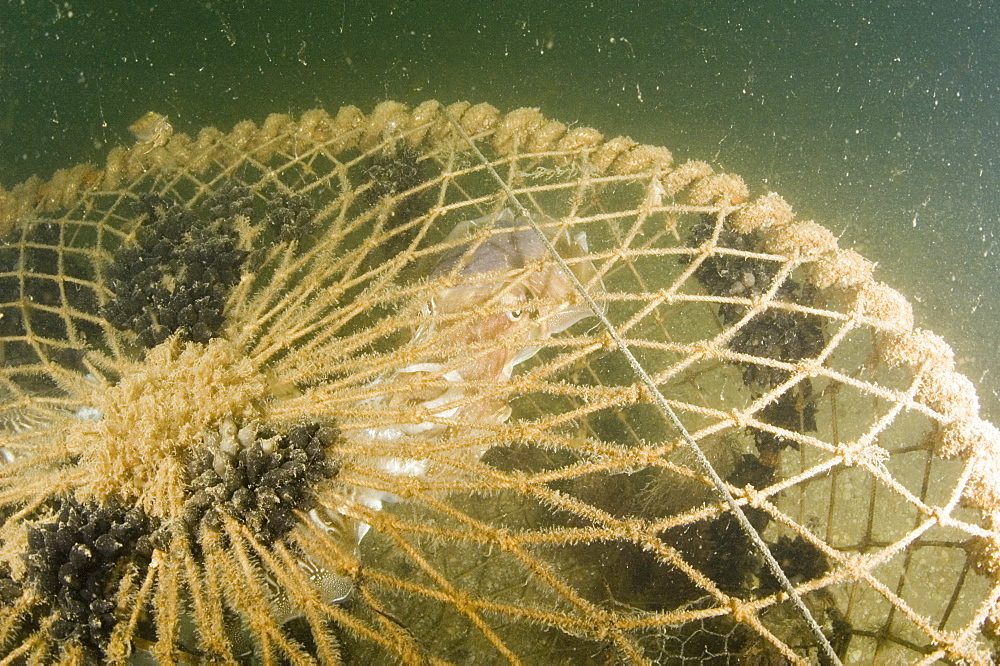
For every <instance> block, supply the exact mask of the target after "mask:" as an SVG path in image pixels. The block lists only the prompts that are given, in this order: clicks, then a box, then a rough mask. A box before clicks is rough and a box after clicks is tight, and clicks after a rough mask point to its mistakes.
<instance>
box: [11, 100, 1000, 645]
mask: <svg viewBox="0 0 1000 666" xmlns="http://www.w3.org/2000/svg"><path fill="white" fill-rule="evenodd" d="M449 116H451V117H452V118H454V119H455V121H457V123H458V124H459V125H460V127H461V129H462V132H464V133H467V135H468V137H469V138H470V139H471V141H472V143H473V144H474V147H475V148H476V149H478V151H480V152H481V154H477V153H476V152H475V151H474V150H472V149H471V148H470V144H469V142H467V141H466V140H465V139H464V138H463V137H462V136H461V133H460V132H458V131H457V130H456V129H455V127H454V126H453V125H452V123H451V122H450V121H449ZM136 132H137V136H139V137H140V141H139V142H138V143H137V144H136V145H135V146H134V147H132V148H130V149H116V150H114V151H112V153H111V154H110V155H109V157H108V161H107V164H106V165H105V166H104V167H102V168H97V167H92V166H89V165H83V166H79V167H75V168H73V169H69V170H66V171H63V172H59V173H57V174H55V175H54V176H53V177H52V178H51V179H50V180H49V181H42V180H39V179H33V180H32V181H29V182H27V183H25V184H23V185H19V186H17V187H15V188H13V189H12V190H10V191H0V232H2V233H3V241H4V242H3V245H2V246H0V354H2V359H3V364H2V367H0V453H2V455H3V458H4V460H5V464H4V465H3V466H0V520H2V527H0V544H2V547H0V605H2V606H4V611H3V613H2V618H0V654H2V655H3V658H4V659H6V661H8V662H13V661H16V660H18V659H24V658H28V659H29V660H30V659H34V660H37V661H42V662H45V661H63V662H74V661H75V662H77V663H85V662H88V661H93V660H94V659H95V658H97V659H106V660H109V661H115V660H117V661H128V659H129V658H130V657H129V655H132V657H133V658H134V657H137V656H139V655H141V654H142V653H149V654H152V655H153V656H155V657H157V658H158V659H160V660H161V661H164V662H176V661H181V662H184V661H197V660H212V659H216V660H222V661H245V660H249V659H253V660H260V661H263V662H264V663H277V662H279V661H288V662H291V663H312V662H315V661H320V662H333V661H337V660H344V661H356V662H358V663H369V662H376V661H378V662H381V661H385V660H386V659H387V658H390V657H391V658H395V659H397V660H400V661H403V662H422V661H426V660H432V661H446V662H463V661H469V660H471V659H474V658H475V659H477V660H478V659H481V658H482V659H489V660H494V661H511V662H521V661H524V662H529V663H530V662H538V661H541V660H545V661H550V660H551V661H555V660H578V659H592V660H595V661H609V660H629V661H635V662H639V663H652V662H666V663H683V662H692V663H695V662H697V663H702V662H710V663H747V662H748V661H752V660H753V659H757V660H764V659H769V660H770V659H773V660H778V659H782V658H783V659H785V660H787V661H790V662H792V663H809V662H819V663H832V662H834V661H836V660H837V659H839V660H842V661H844V662H845V663H859V662H871V661H879V662H893V663H896V662H906V663H911V662H914V663H919V662H923V663H931V662H934V661H937V660H945V661H950V662H970V663H990V662H991V659H992V654H993V652H994V649H995V647H994V645H995V640H996V639H995V624H994V622H995V620H994V608H995V605H996V602H997V598H998V596H1000V585H998V580H997V572H998V571H1000V565H998V555H997V553H998V552H1000V549H998V543H1000V534H998V531H997V519H996V516H998V515H1000V514H998V512H997V508H998V504H1000V493H998V491H997V483H996V478H997V463H996V459H997V456H996V452H997V448H996V447H997V446H998V445H1000V438H998V436H997V433H996V430H995V429H994V428H993V426H991V425H990V424H989V423H987V422H985V421H983V420H981V419H980V418H979V416H978V399H977V397H976V394H975V390H974V388H973V387H972V385H971V383H970V382H969V381H968V380H967V379H966V378H965V377H964V376H962V375H961V374H959V373H957V372H956V371H955V367H954V359H953V355H952V353H951V350H950V349H949V348H948V346H947V345H946V344H945V343H944V342H943V341H942V340H941V339H940V338H939V337H937V336H935V335H934V334H932V333H930V332H927V331H924V330H922V329H919V328H916V327H915V325H914V322H913V316H912V313H911V310H910V306H909V304H908V303H907V302H906V300H905V298H904V297H903V296H902V295H901V294H900V293H899V292H897V291H895V290H894V289H892V288H890V287H888V286H886V285H884V284H882V283H880V282H877V281H875V279H874V278H873V268H874V267H873V265H872V264H871V263H870V262H869V261H867V260H866V259H865V258H863V257H861V256H860V255H858V254H857V253H855V252H853V251H851V250H847V249H840V248H838V247H837V242H836V239H835V238H834V237H833V235H832V234H830V232H829V231H827V230H826V229H825V228H823V227H822V226H821V225H819V224H816V223H814V222H810V221H799V220H796V219H795V217H794V214H793V212H792V210H791V207H790V206H789V205H788V204H787V203H786V202H785V201H784V200H783V199H781V197H779V196H778V195H775V194H767V195H763V196H758V197H756V198H751V197H750V195H749V193H748V191H747V188H746V186H745V185H744V184H743V182H742V180H740V179H739V178H738V177H737V176H733V175H731V174H720V173H715V172H714V171H713V170H712V169H711V167H709V166H708V165H707V164H705V163H701V162H686V163H682V164H674V163H673V162H672V158H671V155H670V153H669V152H668V151H667V150H665V149H663V148H658V147H652V146H644V145H640V144H637V143H636V142H634V141H632V140H630V139H627V138H621V137H619V138H616V139H610V140H604V139H603V137H602V136H601V135H600V134H599V133H598V132H596V131H595V130H592V129H589V128H569V127H567V126H566V125H563V124H562V123H558V122H554V121H549V120H547V119H545V118H544V117H543V116H542V115H541V114H540V113H539V112H538V111H537V110H533V109H521V110H518V111H514V112H512V113H509V114H506V115H504V114H501V113H499V112H498V111H496V109H494V108H493V107H490V106H488V105H476V106H471V105H469V104H466V103H461V104H455V105H452V106H450V107H448V108H447V110H445V109H444V108H443V107H441V106H440V105H439V104H437V103H436V102H427V103H425V104H422V105H420V106H418V107H416V108H415V109H412V110H411V109H408V108H406V107H404V106H403V105H400V104H396V103H392V102H386V103H384V104H382V105H380V106H378V107H377V108H376V109H375V110H374V111H373V112H372V113H371V114H368V115H365V114H364V113H362V112H361V111H360V110H358V109H356V108H353V107H345V108H343V109H341V110H340V111H339V112H338V113H337V114H335V115H329V114H327V113H325V112H323V111H311V112H308V113H306V114H304V115H303V116H302V117H301V118H299V119H297V120H296V119H292V118H290V117H288V116H283V115H275V116H271V117H269V118H268V119H267V120H266V121H265V122H264V123H263V124H261V125H259V126H258V125H255V124H253V123H249V122H247V123H241V124H240V125H238V126H237V127H235V128H234V129H233V130H232V131H231V132H229V133H223V132H220V131H218V130H215V129H205V130H202V131H201V132H200V133H199V135H198V136H197V137H196V138H190V137H187V136H185V135H182V134H173V133H172V128H171V127H170V126H169V124H168V123H167V122H166V119H164V118H162V117H160V116H155V115H152V116H149V117H147V118H145V119H143V121H142V123H141V124H137V127H136ZM484 160H485V161H484ZM494 172H495V174H496V175H498V176H499V177H500V178H501V179H502V182H503V187H500V186H499V185H498V183H497V181H496V177H495V175H494ZM515 201H516V203H515ZM518 206H523V207H524V209H525V210H523V211H522V210H519V208H518ZM539 233H540V234H541V236H539ZM545 245H550V246H551V248H552V249H554V250H555V251H557V252H558V254H559V255H560V257H561V261H557V260H556V259H554V258H553V257H552V256H551V255H550V254H549V253H548V251H547V249H546V247H545ZM560 264H562V265H560ZM567 271H568V272H567ZM567 278H572V280H568V279H567ZM573 281H575V282H576V283H578V284H579V285H580V286H582V288H583V289H584V290H585V292H586V296H587V298H586V299H585V298H584V296H583V295H581V294H580V293H578V291H577V290H576V286H575V285H573V284H570V282H573ZM588 299H589V300H590V301H592V303H593V304H594V305H596V306H597V310H598V313H599V316H595V315H594V313H593V312H592V311H591V308H590V307H588V305H587V303H585V302H584V301H585V300H588ZM605 320H606V322H607V324H610V326H611V327H612V329H613V335H612V331H611V330H608V329H607V328H606V327H605V324H604V323H602V322H603V321H605ZM626 349H627V350H628V351H629V352H630V353H631V354H632V355H633V356H634V358H635V360H637V361H638V363H639V365H640V366H641V368H642V370H643V371H644V372H645V374H646V375H648V377H649V379H650V380H651V382H652V383H653V385H654V386H655V388H656V391H652V390H650V387H649V386H648V385H646V384H645V383H643V381H641V380H640V379H638V378H637V377H636V374H635V373H634V372H633V369H632V367H631V365H630V360H629V358H628V357H627V355H626V354H625V350H626ZM657 392H658V394H657ZM660 400H662V401H663V402H664V403H665V404H666V405H667V406H669V408H670V410H672V411H673V412H674V413H675V414H676V416H677V418H678V420H679V422H680V424H681V425H682V426H683V428H684V430H686V431H687V432H688V433H689V434H690V435H689V436H690V438H691V439H692V440H693V442H694V443H696V445H697V447H698V448H699V449H700V451H701V452H702V453H703V455H704V457H705V458H706V459H707V461H708V462H709V463H710V464H711V467H712V469H713V470H714V472H715V475H716V476H717V478H718V479H720V480H721V481H722V483H723V487H724V488H725V490H726V491H727V492H728V493H729V494H730V495H731V497H732V498H733V499H734V500H735V503H736V504H737V505H738V506H739V507H740V510H741V511H742V512H743V514H744V515H745V517H746V521H745V524H744V523H743V522H741V521H740V520H739V519H738V518H737V516H736V515H735V514H734V512H733V507H732V506H731V505H730V504H729V503H727V501H726V500H725V499H724V498H723V497H721V496H720V494H719V488H717V487H716V486H717V485H718V484H717V483H716V482H715V481H714V480H713V478H712V477H713V475H712V474H711V473H708V472H707V471H706V469H705V468H703V466H702V465H701V464H700V462H699V460H698V456H697V455H696V454H695V453H694V451H693V448H692V446H691V445H690V443H689V442H688V441H686V439H685V436H684V435H683V434H682V433H681V432H679V431H678V430H677V429H676V428H674V427H673V426H672V425H671V424H670V423H669V421H668V420H667V419H665V418H664V417H663V415H662V413H661V411H660V406H661V405H659V404H658V403H659V401H660ZM747 525H749V526H752V528H753V530H755V531H756V533H757V534H759V536H760V538H761V539H762V540H763V543H764V544H766V546H767V548H768V550H769V552H770V553H771V555H773V557H774V559H775V560H776V562H777V564H778V565H779V566H780V567H781V570H782V571H783V573H784V575H785V577H787V579H788V583H790V584H791V586H792V587H793V589H794V594H795V597H797V599H798V600H799V603H800V604H801V606H802V608H799V609H797V608H796V604H795V603H793V601H795V599H793V598H790V596H789V594H788V591H787V590H786V589H785V587H784V585H783V583H782V581H780V580H779V577H776V576H775V575H774V573H773V572H772V571H771V570H770V569H769V567H768V566H767V564H766V563H765V560H764V555H763V554H762V553H761V551H760V550H759V549H757V548H756V547H755V546H754V539H753V537H752V535H751V534H749V533H748V531H747V530H746V526H747ZM802 610H805V611H806V612H805V614H804V613H803V612H802ZM810 622H812V623H814V625H815V627H814V628H810ZM817 631H818V632H819V633H820V634H821V635H822V637H823V639H824V641H825V642H826V643H827V644H828V645H827V646H825V647H824V646H823V645H822V642H821V641H820V640H819V638H818V637H817Z"/></svg>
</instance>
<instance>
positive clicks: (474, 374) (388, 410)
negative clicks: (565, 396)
mask: <svg viewBox="0 0 1000 666" xmlns="http://www.w3.org/2000/svg"><path fill="white" fill-rule="evenodd" d="M533 219H534V221H535V222H536V223H537V224H538V225H539V227H541V228H542V230H543V231H542V233H545V234H546V237H547V238H548V240H549V241H550V242H551V243H552V244H553V246H554V247H555V249H556V251H557V252H559V254H560V256H562V257H563V259H564V260H565V262H566V264H567V266H568V268H569V270H570V271H571V272H572V273H573V274H574V275H575V277H576V278H577V280H578V281H579V282H580V283H581V284H582V285H583V286H584V287H585V288H586V289H587V291H588V293H590V294H591V296H594V297H597V299H600V296H601V295H602V294H603V292H604V286H603V284H602V283H601V280H600V277H599V276H598V273H597V270H596V268H595V267H594V265H593V263H592V262H591V261H590V260H589V259H588V258H587V256H588V254H589V250H588V247H587V239H586V235H585V234H584V233H582V232H581V233H576V234H575V235H569V234H568V233H566V232H565V230H562V232H561V233H560V231H561V230H560V229H559V228H558V227H557V223H556V222H555V220H553V219H551V218H548V217H545V216H542V215H535V216H533ZM445 244H447V245H451V247H450V248H449V249H447V250H445V251H444V252H443V253H442V254H441V255H440V257H439V258H438V260H437V263H436V265H435V266H434V268H433V270H431V272H430V274H429V276H428V278H427V280H428V287H431V289H430V291H431V292H432V294H433V295H432V296H431V297H430V298H429V299H427V300H426V302H424V303H421V304H419V310H420V313H421V315H423V316H422V317H421V320H422V323H421V324H420V325H418V326H417V327H416V330H415V332H414V334H413V336H412V338H411V339H410V341H409V343H408V345H409V347H410V349H411V350H412V351H413V353H414V355H415V356H416V358H418V359H419V361H418V362H415V363H412V364H410V365H406V366H404V367H401V368H398V369H396V370H394V371H391V372H390V373H387V375H385V376H383V377H381V378H379V379H378V380H376V382H375V383H374V385H373V387H374V388H379V389H386V390H385V394H384V395H383V396H382V397H379V398H375V399H372V401H371V407H372V409H373V411H375V413H377V414H378V420H379V422H380V424H379V425H377V426H373V427H368V428H363V429H358V430H353V431H351V430H346V431H345V433H344V434H345V436H346V437H349V438H351V439H353V440H354V441H355V442H356V443H358V444H359V445H360V446H358V448H359V449H361V450H367V451H370V452H371V454H370V455H365V456H363V457H359V459H358V461H357V462H358V467H357V468H356V469H364V468H367V469H370V470H372V472H373V477H374V478H373V483H372V486H373V487H372V488H368V487H364V486H363V485H361V486H358V485H356V486H353V487H352V490H351V491H350V492H349V496H350V498H349V499H350V503H351V504H353V505H355V506H356V505H357V504H363V505H365V506H367V507H369V508H370V509H374V510H376V511H378V510H381V508H382V506H383V504H384V503H385V502H394V501H397V500H398V497H397V496H396V495H395V494H393V493H391V492H388V491H386V490H376V489H375V488H376V487H382V488H385V487H386V485H387V483H386V482H387V478H393V477H394V478H401V477H416V478H423V479H433V480H446V479H454V478H461V476H462V474H463V472H462V469H467V468H468V467H469V464H470V463H474V462H475V461H477V460H478V459H479V458H480V457H481V456H482V455H483V453H485V452H486V451H487V450H488V449H489V448H490V446H489V445H488V444H468V442H478V441H483V440H484V439H487V440H488V439H489V438H488V437H486V438H483V437H478V436H477V435H480V434H486V431H487V430H489V429H490V428H491V426H497V425H500V424H503V423H504V422H506V421H507V420H508V419H509V418H510V415H511V406H510V403H509V398H510V395H511V392H510V391H504V390H502V389H501V390H496V387H497V386H498V385H500V386H502V384H503V383H504V382H506V381H507V380H509V379H510V378H511V376H512V374H513V372H514V369H515V367H516V366H517V365H519V364H521V363H523V362H525V361H527V360H528V359H529V358H531V357H533V356H534V355H535V354H536V353H537V352H538V351H539V350H540V349H541V347H542V346H544V344H543V343H544V341H545V340H547V339H549V338H551V337H552V336H553V335H556V334H558V333H560V332H562V331H565V330H566V329H568V328H569V327H570V326H572V325H573V324H575V323H577V322H579V321H581V320H583V319H585V318H587V317H591V316H594V315H595V312H594V311H593V310H592V309H591V307H590V306H589V305H588V304H587V303H586V301H585V300H584V299H583V298H582V297H581V295H580V293H579V291H578V289H577V287H576V285H574V284H573V281H572V280H571V279H570V277H569V275H567V274H566V272H564V269H563V268H562V267H561V266H560V265H559V264H558V263H557V262H556V261H555V259H554V258H553V257H552V256H551V255H550V254H549V250H548V248H547V247H546V244H545V242H544V241H543V240H542V238H541V237H540V236H539V232H538V231H536V230H535V229H534V228H533V227H532V225H531V224H530V221H529V220H528V219H527V218H526V217H524V216H521V215H518V214H517V213H515V211H514V210H512V209H511V208H509V207H507V208H502V209H500V210H499V211H497V212H494V213H492V214H490V215H486V216H484V217H480V218H477V219H474V220H469V221H466V222H463V223H461V224H459V225H457V227H456V228H455V229H454V231H452V233H451V234H450V235H449V236H448V238H447V239H446V241H445ZM491 389H492V390H491ZM453 435H457V436H455V437H454V438H453V439H452V441H454V442H457V443H458V444H457V445H456V446H455V447H450V446H448V445H445V446H444V447H442V448H446V449H447V450H446V451H441V450H438V451H437V452H436V453H434V454H433V458H432V457H431V456H428V455H421V454H420V453H418V451H419V450H420V449H421V448H423V450H427V444H428V443H437V442H443V441H445V440H446V439H448V438H449V437H451V436H453ZM376 478H381V482H378V481H377V480H376ZM351 513H355V512H353V511H351V510H350V506H349V504H347V503H345V504H344V505H342V506H335V505H333V506H331V505H325V506H321V507H317V508H315V509H313V510H312V511H311V512H310V516H311V517H312V518H313V520H314V521H315V522H316V523H317V524H318V525H320V526H322V527H323V528H324V529H326V530H328V531H330V532H331V533H337V535H338V536H339V538H340V540H341V543H344V542H345V541H346V542H348V543H350V542H353V547H354V548H355V549H356V548H357V546H358V545H359V544H360V543H361V540H362V539H363V538H364V536H365V534H366V533H367V532H368V529H369V526H368V525H367V524H365V523H364V522H363V521H361V520H356V519H349V518H347V515H349V514H351ZM355 515H356V513H355ZM330 580H331V579H327V585H329V581H330ZM327 590H328V593H327V594H326V595H325V596H327V598H328V600H332V601H336V600H337V599H338V598H342V597H343V596H346V595H347V594H348V593H349V583H348V582H347V581H345V580H341V581H340V585H339V586H333V587H332V588H331V587H328V588H327ZM332 590H335V591H334V592H333V594H330V591H332Z"/></svg>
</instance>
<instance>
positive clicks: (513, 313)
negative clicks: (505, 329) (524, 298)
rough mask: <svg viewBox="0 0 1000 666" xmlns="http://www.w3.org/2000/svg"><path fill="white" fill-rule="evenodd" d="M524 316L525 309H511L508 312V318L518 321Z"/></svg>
mask: <svg viewBox="0 0 1000 666" xmlns="http://www.w3.org/2000/svg"><path fill="white" fill-rule="evenodd" d="M523 316H524V310H509V311H508V312H507V319H510V320H511V321H517V320H518V319H520V318H521V317H523Z"/></svg>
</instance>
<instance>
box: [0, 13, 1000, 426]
mask: <svg viewBox="0 0 1000 666" xmlns="http://www.w3.org/2000/svg"><path fill="white" fill-rule="evenodd" d="M263 6H264V5H263V3H261V4H260V5H257V4H254V3H245V2H184V3H174V2H170V3H167V2H161V3H156V2H125V1H115V2H101V3H84V2H41V1H32V2H23V1H22V2H14V1H11V0H3V2H2V4H0V184H3V185H5V186H8V187H9V186H11V185H13V184H14V183H16V182H18V181H20V180H22V179H24V178H26V177H28V176H30V175H32V174H34V173H38V174H47V173H49V172H51V171H53V170H54V169H56V168H59V167H62V166H67V165H70V164H74V163H76V162H79V161H87V160H91V161H99V160H101V159H102V155H103V154H104V153H105V152H106V151H107V149H108V148H109V147H111V146H114V145H118V144H123V143H130V142H131V136H130V135H129V133H128V130H127V128H128V126H129V124H131V123H132V122H133V121H134V120H136V119H137V118H139V117H140V116H141V115H142V114H143V113H145V112H146V111H148V110H150V109H153V110H156V111H159V112H161V113H165V114H167V115H169V116H170V118H171V120H172V122H173V123H174V125H175V127H177V128H178V130H180V131H194V130H197V129H198V128H199V127H201V126H203V125H206V124H211V125H216V126H218V127H220V128H227V127H229V126H230V125H232V124H233V123H234V122H236V121H239V120H242V119H245V118H256V119H261V118H263V117H264V116H265V115H266V114H267V113H269V112H274V111H279V112H293V113H294V112H300V111H303V110H305V109H308V108H311V107H314V106H318V105H322V106H326V107H328V108H335V107H337V106H340V105H342V104H355V105H358V106H360V107H361V108H363V109H366V110H367V109H370V108H371V107H372V106H373V105H374V104H375V103H377V102H378V101H380V100H382V99H386V98H392V99H397V100H400V101H404V102H409V103H415V102H419V101H421V100H424V99H427V98H432V97H433V98H437V99H440V100H442V101H445V102H451V101H456V100H459V99H469V100H472V101H489V102H491V103H493V104H494V105H496V106H498V107H499V108H501V109H502V110H510V109H513V108H516V107H518V106H525V105H527V106H539V107H541V108H542V109H543V111H544V112H545V113H546V114H547V115H549V116H550V117H553V118H558V119H560V120H563V121H567V122H578V123H581V124H588V125H593V126H595V127H597V128H599V129H601V130H602V131H604V132H605V133H606V134H609V135H613V134H628V135H631V136H633V137H634V138H636V139H638V140H640V141H643V142H649V143H658V144H663V145H666V146H668V147H670V148H671V149H672V150H674V151H675V154H676V155H677V156H678V157H679V158H682V159H683V158H688V157H691V158H698V159H706V160H709V161H712V162H713V163H715V164H717V165H719V166H721V167H722V168H724V169H727V170H732V171H735V172H737V173H740V174H742V175H744V177H746V178H747V180H748V182H749V183H750V185H751V187H752V188H753V190H754V191H755V192H758V193H759V192H763V191H767V190H776V191H779V192H781V193H782V194H783V195H784V196H785V197H786V198H787V199H788V200H789V201H790V202H792V204H793V205H794V206H795V208H796V210H797V211H799V213H800V216H802V217H804V218H809V217H811V218H815V219H817V220H818V221H820V222H822V223H823V224H825V225H827V226H829V227H830V228H832V229H833V230H834V231H835V232H836V233H838V234H842V235H843V240H842V244H843V245H853V246H857V247H859V249H861V251H862V252H863V253H864V254H866V255H867V256H869V257H870V258H871V259H873V260H876V261H878V262H879V269H878V273H877V275H878V276H879V277H880V278H881V279H883V280H885V281H887V282H889V283H890V284H892V285H894V286H896V287H897V288H900V289H901V290H902V291H903V292H905V293H906V294H907V295H909V296H910V298H911V300H913V301H914V304H915V308H916V310H917V314H918V322H920V325H921V326H923V327H927V328H931V329H933V330H935V331H937V332H939V333H941V334H943V335H945V337H946V338H948V340H949V341H950V342H951V344H952V345H953V346H954V348H955V349H956V351H957V353H958V356H959V357H960V359H961V360H960V363H961V369H962V370H963V371H964V372H966V373H967V374H969V375H970V376H971V377H972V378H973V380H974V381H976V382H977V384H978V385H979V387H980V393H981V395H982V398H983V401H984V407H985V413H986V414H987V415H989V416H992V417H993V418H994V419H996V418H998V417H1000V399H998V397H997V396H998V391H1000V368H998V369H994V366H995V365H996V361H997V358H998V356H1000V352H998V344H1000V343H998V340H1000V336H998V335H997V333H998V330H1000V326H998V324H1000V295H998V291H997V290H996V289H995V287H994V285H995V281H996V277H997V276H998V275H1000V259H998V257H997V251H998V240H997V234H998V233H1000V220H998V212H997V211H998V210H1000V205H998V204H1000V194H998V192H1000V176H998V173H997V169H996V166H997V161H998V159H1000V131H998V124H1000V34H998V28H1000V10H998V9H997V6H996V5H995V4H994V3H992V2H990V1H989V0H982V1H981V2H977V1H973V2H963V3H940V2H912V1H889V2H879V3H874V2H868V1H865V0H861V1H856V2H840V1H838V2H818V1H814V2H789V1H785V0H782V1H775V2H745V3H735V2H734V3H703V2H648V1H647V2H614V3H611V2H603V3H602V2H562V3H554V2H545V3H543V2H535V3H496V2H493V3H472V2H461V3H449V2H442V1H439V0H436V1H433V2H398V3H387V2H381V3H380V2H364V3H362V2H353V1H348V0H329V1H324V2H313V3H293V2H273V3H268V4H267V6H266V7H267V8H266V9H265V8H262V7H263ZM98 7H99V8H98Z"/></svg>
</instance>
